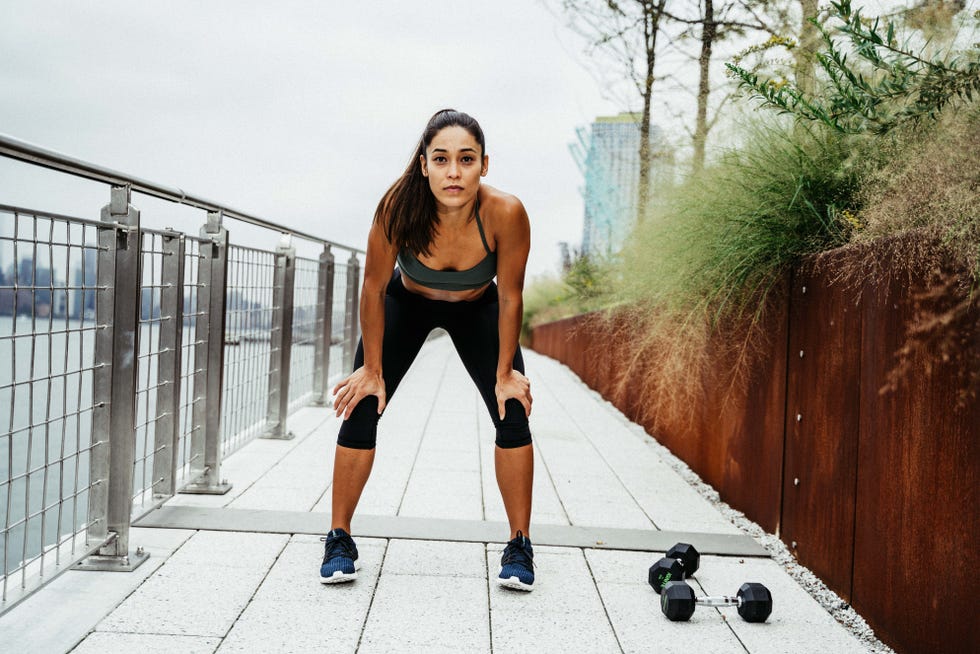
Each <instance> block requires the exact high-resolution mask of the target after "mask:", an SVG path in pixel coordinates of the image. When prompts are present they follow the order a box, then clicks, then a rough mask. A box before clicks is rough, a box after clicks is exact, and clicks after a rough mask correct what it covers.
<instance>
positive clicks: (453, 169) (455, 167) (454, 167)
mask: <svg viewBox="0 0 980 654" xmlns="http://www.w3.org/2000/svg"><path fill="white" fill-rule="evenodd" d="M459 170H460V169H459V164H457V163H456V162H455V161H451V162H449V176H450V177H459Z"/></svg>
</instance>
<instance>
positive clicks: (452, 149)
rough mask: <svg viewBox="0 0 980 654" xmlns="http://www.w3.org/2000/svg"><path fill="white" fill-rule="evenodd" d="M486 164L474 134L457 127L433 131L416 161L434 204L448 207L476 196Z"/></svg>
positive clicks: (486, 161)
mask: <svg viewBox="0 0 980 654" xmlns="http://www.w3.org/2000/svg"><path fill="white" fill-rule="evenodd" d="M488 163H489V158H488V157H487V155H485V154H481V152H480V144H479V143H477V141H476V139H475V138H473V135H472V134H470V133H469V132H468V131H466V129H464V128H462V127H458V126H451V127H444V128H442V129H441V130H439V131H438V132H436V135H435V137H434V138H433V139H432V141H431V142H430V143H429V147H428V148H427V149H426V151H425V155H424V156H422V157H420V158H419V164H420V165H421V166H422V174H423V175H425V176H426V177H428V178H429V188H431V189H432V194H433V195H435V196H436V202H438V203H439V204H441V205H444V206H447V207H459V206H463V205H465V204H466V203H467V202H470V201H472V200H473V199H474V198H475V197H476V193H477V191H478V190H479V188H480V178H481V177H484V176H485V175H486V174H487V164H488Z"/></svg>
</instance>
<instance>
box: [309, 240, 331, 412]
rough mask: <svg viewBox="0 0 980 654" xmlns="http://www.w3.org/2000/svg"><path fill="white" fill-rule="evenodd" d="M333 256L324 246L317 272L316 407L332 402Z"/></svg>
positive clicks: (327, 247)
mask: <svg viewBox="0 0 980 654" xmlns="http://www.w3.org/2000/svg"><path fill="white" fill-rule="evenodd" d="M333 262H334V258H333V252H331V251H330V244H329V243H326V244H324V246H323V252H321V253H320V267H319V268H318V269H317V289H316V328H315V339H316V341H315V343H314V346H313V401H312V402H311V404H315V405H316V406H328V405H329V404H330V403H331V402H330V386H329V384H330V341H331V339H332V338H333V277H334V275H333V272H334V271H333Z"/></svg>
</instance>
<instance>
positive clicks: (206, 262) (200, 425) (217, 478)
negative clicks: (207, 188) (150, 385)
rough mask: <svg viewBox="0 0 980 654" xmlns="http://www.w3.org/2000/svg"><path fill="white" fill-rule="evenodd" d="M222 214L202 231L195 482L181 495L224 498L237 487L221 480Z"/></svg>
mask: <svg viewBox="0 0 980 654" xmlns="http://www.w3.org/2000/svg"><path fill="white" fill-rule="evenodd" d="M221 221H222V212H220V211H210V212H208V222H207V224H206V225H204V226H203V227H202V228H201V238H202V239H203V241H204V242H202V243H201V251H200V258H199V259H198V269H197V271H198V272H197V281H198V284H199V287H198V295H197V306H198V307H199V308H200V309H201V311H200V312H199V313H200V314H201V315H199V316H198V317H197V323H196V327H195V336H194V340H195V342H196V344H197V345H196V347H195V348H194V367H195V369H196V372H195V374H194V410H193V412H192V420H193V424H194V428H193V430H192V432H191V456H190V482H189V483H188V484H187V485H186V486H184V487H183V488H181V489H180V492H181V493H191V494H198V495H224V494H225V493H227V492H228V491H230V490H231V484H229V483H228V482H227V481H226V480H224V479H222V478H221V394H222V388H223V387H222V381H223V379H224V371H225V303H226V298H227V284H228V230H227V229H225V227H224V226H223V225H222V224H221Z"/></svg>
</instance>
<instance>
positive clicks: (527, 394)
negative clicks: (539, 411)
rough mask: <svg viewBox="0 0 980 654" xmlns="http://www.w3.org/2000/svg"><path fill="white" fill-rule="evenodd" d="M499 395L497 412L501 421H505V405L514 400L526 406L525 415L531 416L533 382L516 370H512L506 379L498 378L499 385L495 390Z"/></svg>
mask: <svg viewBox="0 0 980 654" xmlns="http://www.w3.org/2000/svg"><path fill="white" fill-rule="evenodd" d="M494 391H495V393H496V395H497V412H498V413H499V414H500V419H501V420H503V419H504V413H505V410H504V403H505V402H506V401H507V400H510V399H514V400H517V401H518V402H520V403H521V404H523V405H524V415H526V416H530V415H531V402H532V401H533V400H532V399H531V382H530V381H529V380H528V378H527V377H525V376H524V375H522V374H521V373H519V372H517V371H516V370H511V371H510V373H509V374H508V375H506V376H504V377H497V385H496V387H495V388H494Z"/></svg>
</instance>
